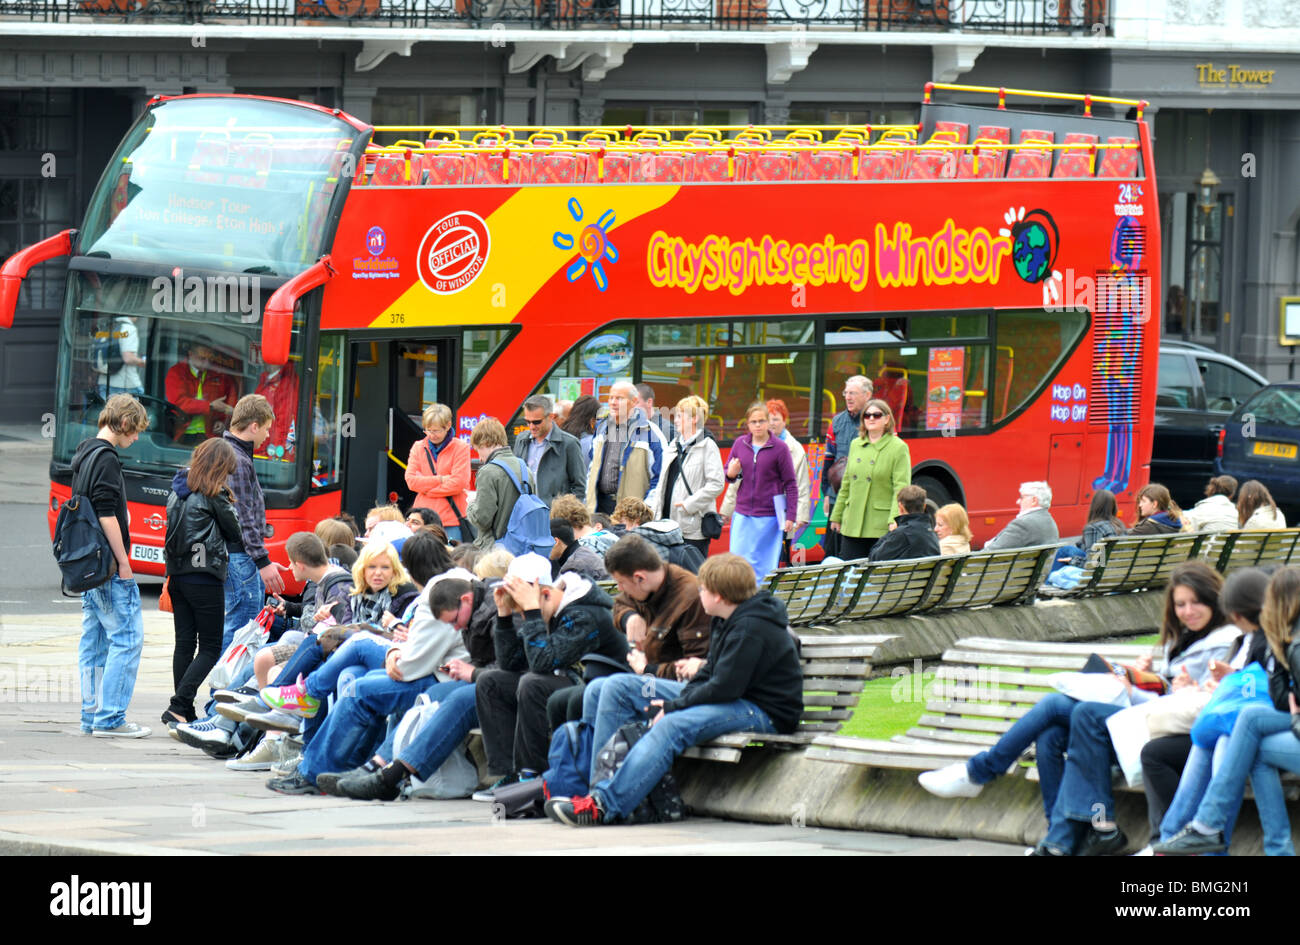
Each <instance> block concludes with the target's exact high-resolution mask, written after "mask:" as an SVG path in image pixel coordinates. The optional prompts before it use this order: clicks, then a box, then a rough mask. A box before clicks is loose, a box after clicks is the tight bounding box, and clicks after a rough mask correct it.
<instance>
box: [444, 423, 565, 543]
mask: <svg viewBox="0 0 1300 945" xmlns="http://www.w3.org/2000/svg"><path fill="white" fill-rule="evenodd" d="M469 445H470V446H471V447H472V448H473V450H474V452H475V453H477V454H478V455H479V458H481V459H482V460H483V465H481V466H480V467H479V469H478V473H477V474H476V475H475V481H474V488H475V492H474V501H473V502H471V503H470V504H469V508H468V509H466V510H465V517H466V518H467V519H469V521H470V524H472V525H473V526H474V529H475V531H477V532H478V537H477V538H475V539H474V544H475V546H476V547H478V548H481V549H483V550H484V551H490V550H491V549H492V546H493V545H495V544H496V543H498V542H500V543H501V544H502V545H504V546H505V547H506V548H507V549H508V550H509V551H510V553H511V554H513V555H522V554H529V553H533V554H540V555H546V554H549V553H550V550H551V546H552V545H553V544H554V543H555V542H554V539H553V538H551V513H550V511H549V510H548V509H547V508H546V504H545V503H544V502H542V500H541V499H540V498H538V497H537V494H536V489H535V482H534V480H533V478H532V477H531V476H530V474H529V472H528V467H527V466H526V465H524V464H523V462H521V461H520V459H519V458H518V457H517V456H515V455H514V453H512V452H510V449H509V447H508V446H507V444H506V429H505V427H503V426H502V425H501V421H499V420H496V419H493V418H492V417H486V418H484V419H482V420H480V421H479V422H478V423H477V424H475V426H474V430H473V432H472V433H470V435H469Z"/></svg>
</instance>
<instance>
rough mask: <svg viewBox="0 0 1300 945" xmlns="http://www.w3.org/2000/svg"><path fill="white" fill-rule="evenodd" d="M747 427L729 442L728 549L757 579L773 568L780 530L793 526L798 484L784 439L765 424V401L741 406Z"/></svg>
mask: <svg viewBox="0 0 1300 945" xmlns="http://www.w3.org/2000/svg"><path fill="white" fill-rule="evenodd" d="M745 416H746V417H748V426H749V432H748V433H746V434H744V435H743V436H741V437H738V438H737V439H736V442H735V443H733V444H732V445H731V459H730V461H729V462H728V463H727V482H729V483H731V482H735V481H737V480H739V481H740V486H739V489H738V490H737V493H736V511H735V514H733V515H732V517H731V553H732V554H736V555H740V556H741V557H742V558H744V559H745V560H746V561H748V562H749V563H750V565H751V566H752V567H753V569H754V573H755V574H756V575H757V576H758V580H759V581H760V583H761V582H762V580H763V578H765V577H767V575H768V573H769V572H771V571H773V570H774V569H775V568H776V563H777V559H778V558H779V557H780V554H781V535H782V534H783V533H785V534H788V533H789V532H791V531H793V530H794V517H795V511H796V509H797V508H798V505H799V489H798V486H797V485H796V483H795V478H794V463H793V462H792V461H791V459H790V450H789V449H787V448H786V445H785V442H784V441H783V440H779V439H777V438H776V437H774V436H772V435H771V432H770V431H769V430H768V427H767V405H766V404H765V403H764V402H763V401H761V400H760V401H755V402H754V403H752V404H750V405H749V409H748V410H747V411H745Z"/></svg>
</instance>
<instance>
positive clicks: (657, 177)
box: [641, 151, 694, 184]
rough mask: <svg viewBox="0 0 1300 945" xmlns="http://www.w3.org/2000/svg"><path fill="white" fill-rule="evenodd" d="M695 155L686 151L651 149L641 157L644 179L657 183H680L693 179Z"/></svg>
mask: <svg viewBox="0 0 1300 945" xmlns="http://www.w3.org/2000/svg"><path fill="white" fill-rule="evenodd" d="M692 157H693V155H691V154H687V153H686V152H672V151H651V152H649V153H648V154H645V155H644V156H643V157H642V159H641V176H642V179H644V180H646V181H650V182H652V183H656V184H679V183H683V182H685V181H689V180H690V179H691V171H692V170H693V169H694V168H693V165H692V163H691V158H692Z"/></svg>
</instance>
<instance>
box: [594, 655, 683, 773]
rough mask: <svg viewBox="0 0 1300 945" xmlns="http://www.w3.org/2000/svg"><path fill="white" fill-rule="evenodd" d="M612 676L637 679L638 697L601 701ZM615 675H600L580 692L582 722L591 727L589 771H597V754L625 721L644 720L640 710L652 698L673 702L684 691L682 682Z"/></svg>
mask: <svg viewBox="0 0 1300 945" xmlns="http://www.w3.org/2000/svg"><path fill="white" fill-rule="evenodd" d="M615 676H618V677H622V676H627V677H628V679H633V680H636V687H635V688H636V692H637V695H638V696H639V698H636V699H630V700H629V699H627V698H626V697H622V698H620V696H618V695H610V696H608V697H607V698H604V699H602V698H601V696H602V694H603V693H604V692H605V691H606V688H605V687H606V685H607V684H608V682H609V681H610V680H611V679H614V678H615ZM615 676H601V677H600V678H598V679H593V680H592V681H591V682H589V683H587V688H586V689H584V690H583V691H582V720H583V721H584V722H586V723H587V724H588V725H590V726H591V766H592V772H593V773H594V772H595V768H596V755H598V754H599V753H600V750H601V749H602V748H604V747H605V743H606V742H608V741H609V740H610V739H611V738H613V737H614V733H615V732H617V731H618V730H619V728H620V727H622V726H623V725H625V724H626V723H628V722H635V721H637V720H638V719H643V718H645V717H646V716H645V714H644V713H643V712H642V711H641V709H642V707H643V706H647V705H649V704H650V700H651V699H665V700H666V699H676V698H677V696H679V695H680V694H681V691H682V689H684V688H685V686H686V684H685V683H679V682H677V681H676V680H672V679H660V678H659V677H657V676H633V675H630V674H628V673H616V674H615ZM624 685H625V686H631V685H632V684H631V683H630V682H625V683H624ZM610 691H611V692H622V690H621V689H619V690H610Z"/></svg>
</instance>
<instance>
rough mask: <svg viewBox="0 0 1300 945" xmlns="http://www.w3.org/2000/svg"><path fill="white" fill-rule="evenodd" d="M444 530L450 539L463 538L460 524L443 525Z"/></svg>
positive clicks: (458, 539) (457, 539)
mask: <svg viewBox="0 0 1300 945" xmlns="http://www.w3.org/2000/svg"><path fill="white" fill-rule="evenodd" d="M442 530H443V531H444V532H445V533H446V534H447V540H448V541H460V540H461V537H460V526H459V525H444V526H442Z"/></svg>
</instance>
